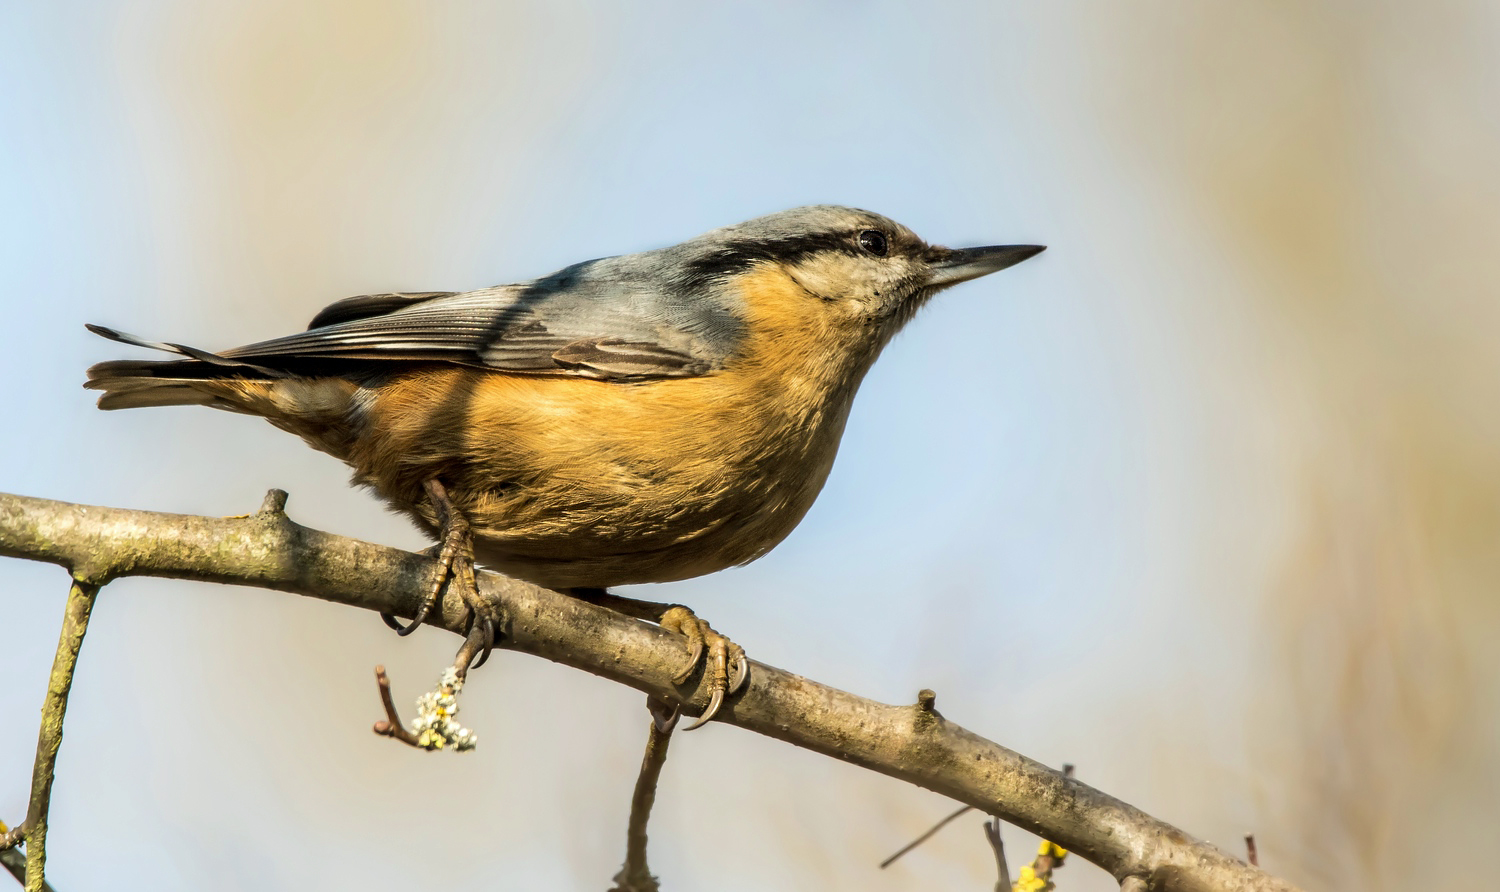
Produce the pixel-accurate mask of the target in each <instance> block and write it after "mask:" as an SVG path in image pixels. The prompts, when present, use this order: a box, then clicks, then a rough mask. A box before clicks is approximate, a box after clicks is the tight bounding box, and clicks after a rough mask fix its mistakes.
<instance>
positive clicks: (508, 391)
mask: <svg viewBox="0 0 1500 892" xmlns="http://www.w3.org/2000/svg"><path fill="white" fill-rule="evenodd" d="M1041 250H1042V248H1041V247H1037V246H1032V245H1008V246H997V247H984V248H966V249H950V248H943V247H937V246H933V245H928V244H927V243H926V242H923V241H922V240H921V239H920V238H918V237H917V236H916V235H915V234H914V233H912V232H911V231H910V230H909V229H907V228H906V227H904V226H901V225H900V224H898V223H895V222H894V221H892V220H889V219H886V218H885V217H882V216H880V215H878V214H873V213H870V212H868V211H861V210H855V209H852V208H843V207H832V206H815V207H804V208H797V209H794V210H789V211H784V212H781V213H778V214H771V215H769V216H766V217H760V218H758V219H755V220H751V221H749V222H746V223H741V224H738V225H736V226H729V227H726V228H723V229H716V230H714V231H712V232H709V233H707V234H705V235H702V236H699V237H697V238H694V239H691V240H689V241H686V242H683V243H682V244H679V245H674V246H672V247H670V248H662V249H660V250H655V251H646V252H643V253H640V254H627V255H623V256H619V257H606V258H603V259H599V260H589V261H586V262H583V263H579V264H575V265H573V266H570V267H567V268H566V269H563V270H559V271H558V272H555V273H553V274H552V275H549V276H544V277H543V278H540V279H536V280H534V281H530V282H525V283H521V284H516V285H501V286H497V287H494V288H484V289H480V290H478V291H467V292H461V293H460V292H421V293H406V294H372V295H364V296H360V297H351V298H348V299H347V300H341V301H339V302H338V303H335V304H332V305H331V306H329V307H327V308H326V309H324V310H323V311H322V312H321V313H319V314H318V315H317V316H316V317H314V318H313V320H312V323H311V325H310V326H309V328H308V330H307V331H304V332H299V333H297V334H292V335H288V336H286V337H282V338H276V339H273V340H269V341H262V342H260V343H257V344H250V345H249V346H245V347H236V348H234V349H231V350H224V351H222V352H219V353H210V352H208V351H205V350H199V349H195V348H192V347H186V346H183V345H180V344H169V343H157V342H152V341H146V340H142V339H140V338H137V337H134V336H132V335H127V334H123V333H121V332H118V331H115V330H112V329H108V328H103V327H100V326H94V325H90V326H89V328H90V330H92V331H94V332H96V333H97V334H100V335H103V336H104V337H106V338H110V339H111V340H115V341H120V342H122V343H126V344H133V345H136V346H141V347H151V348H155V349H158V350H164V351H167V352H169V353H176V354H178V355H179V356H180V357H182V358H180V359H176V360H168V361H154V362H148V361H138V360H122V361H116V362H104V363H100V364H98V365H96V366H94V367H92V368H90V369H89V371H88V382H87V383H86V384H85V385H84V386H85V387H88V388H91V389H94V390H102V391H104V394H103V395H102V396H101V397H100V398H99V407H100V408H102V409H128V408H137V407H141V406H181V405H201V406H210V407H213V408H216V409H228V410H230V411H233V412H242V413H245V414H250V415H259V416H261V417H263V418H265V419H266V420H268V421H270V422H271V423H272V424H274V425H276V426H277V427H279V428H281V429H283V430H286V431H289V432H291V433H294V434H296V435H298V436H300V437H302V439H304V440H306V441H307V442H308V444H310V445H311V446H313V447H314V448H316V449H320V450H322V451H324V452H327V453H328V454H330V455H332V456H334V457H336V458H338V459H340V460H342V461H344V462H346V463H348V464H349V466H350V467H352V468H353V469H354V482H356V483H358V484H360V485H363V486H367V487H369V488H370V489H372V490H374V491H375V493H376V494H377V495H379V496H380V497H381V498H382V499H384V500H385V501H386V502H387V503H388V504H389V505H390V506H391V507H393V508H395V509H396V510H398V511H400V512H402V513H404V514H406V515H408V516H409V517H411V518H412V519H413V520H414V521H415V522H416V523H417V525H418V526H419V527H421V528H422V529H423V530H424V531H425V532H426V533H428V534H429V535H431V536H433V537H435V538H436V539H437V541H438V542H439V547H438V549H437V556H438V558H439V560H440V561H441V563H442V567H443V570H444V572H443V573H442V574H441V577H440V578H439V580H438V582H437V584H436V585H435V587H434V588H433V590H432V592H431V594H430V596H429V598H428V599H427V601H426V602H425V603H424V605H423V606H422V607H421V609H420V610H418V611H417V612H416V615H415V617H414V619H413V622H412V623H411V625H410V626H408V627H406V628H404V629H402V632H403V634H404V633H405V632H408V631H410V630H411V629H412V628H415V627H416V626H417V625H418V624H420V623H421V622H422V620H423V619H424V618H425V617H426V615H427V612H428V610H429V609H430V608H431V606H432V605H433V604H434V603H436V602H437V600H438V598H439V596H440V595H441V594H442V591H443V588H444V586H445V585H448V584H452V585H454V586H455V587H456V588H457V589H458V591H459V594H460V595H461V596H462V597H463V599H464V601H465V603H466V604H467V605H468V606H469V608H470V609H471V611H472V614H471V615H472V617H473V621H472V622H471V632H470V638H471V641H473V640H474V639H475V638H476V636H478V637H479V638H481V639H482V640H483V650H484V653H485V654H486V655H487V654H488V649H489V646H490V644H492V642H493V634H494V633H493V626H492V625H491V620H489V618H488V613H487V611H486V609H485V605H484V604H483V603H482V599H481V597H480V595H479V592H478V589H477V586H476V585H475V583H474V576H473V563H474V561H475V560H477V561H479V562H480V563H482V564H484V565H486V566H488V567H491V568H493V569H495V570H498V571H500V572H502V573H506V574H508V575H511V576H515V577H518V578H520V579H524V580H527V581H530V582H533V583H536V584H538V585H541V586H546V587H548V588H553V589H559V590H564V591H567V592H569V593H571V594H574V595H575V596H578V597H582V598H585V599H588V600H592V601H594V602H596V603H604V604H606V605H607V606H610V607H612V608H615V609H619V610H622V611H623V612H626V613H628V614H630V615H633V616H637V617H639V618H643V619H650V620H652V621H656V622H660V623H661V624H662V625H664V626H666V627H668V628H671V629H674V630H676V631H679V632H681V633H683V634H685V635H686V636H687V638H688V640H689V643H690V646H691V647H692V657H691V659H690V663H689V665H688V667H687V669H686V670H685V671H684V673H683V675H682V676H681V677H680V678H681V679H682V680H685V679H686V678H687V677H688V676H689V675H690V674H691V673H692V672H693V671H695V670H696V669H697V667H698V665H699V664H700V663H703V662H704V654H705V652H706V654H707V660H706V671H707V672H708V673H709V676H710V678H709V682H710V690H711V692H712V693H711V696H712V700H711V704H710V708H709V710H708V711H707V712H706V713H705V714H704V716H703V717H702V718H701V719H700V721H699V724H701V723H702V722H704V721H707V720H708V718H710V717H712V714H713V712H714V711H715V710H717V709H718V707H719V704H720V703H721V702H722V700H723V698H724V696H725V695H726V694H732V693H734V691H735V690H736V689H737V688H738V687H739V686H741V685H742V684H743V683H744V681H745V678H746V677H747V674H748V667H749V664H748V662H747V661H746V660H745V657H744V652H743V650H741V649H740V648H739V647H738V646H737V645H735V644H733V643H732V642H730V641H729V640H728V639H726V638H724V637H723V636H721V635H719V634H717V633H716V632H714V631H713V629H712V628H710V627H709V626H708V624H707V623H705V622H703V621H702V620H700V619H699V618H698V617H696V616H695V615H693V614H692V613H691V611H688V610H687V609H686V608H684V607H681V606H677V605H658V604H651V603H649V602H643V601H635V600H632V599H626V598H618V597H614V596H611V595H608V594H607V593H606V592H605V591H604V590H605V589H606V588H608V587H609V586H615V585H626V584H631V583H641V582H666V581H670V580H676V579H686V578H688V577H692V576H699V575H702V574H705V573H712V572H714V571H715V570H721V569H724V568H725V567H731V566H734V565H737V564H744V563H748V562H749V561H753V560H755V559H756V558H758V557H760V556H761V555H763V554H765V553H766V552H767V551H769V550H770V549H771V548H772V547H774V546H775V545H776V544H777V543H779V542H780V541H781V540H782V539H784V538H785V537H786V536H787V534H788V533H790V532H791V531H792V529H793V528H794V527H795V526H796V525H797V523H798V522H799V521H800V520H801V519H802V517H803V515H804V514H805V513H806V512H807V510H808V508H809V507H811V505H812V503H813V499H814V498H816V497H817V494H818V491H819V490H820V489H821V488H822V486H823V481H824V480H825V479H826V478H827V476H828V471H829V469H830V468H831V467H832V465H833V459H834V454H835V453H836V452H837V450H838V444H839V438H840V436H841V435H842V434H843V430H844V422H845V420H846V419H847V418H848V416H849V408H850V405H851V403H852V401H853V399H854V393H855V390H856V389H857V388H858V387H859V383H860V381H861V379H863V378H864V375H865V372H866V371H868V370H869V368H870V365H871V363H873V362H874V361H875V358H876V356H877V355H878V354H879V353H880V351H881V348H883V347H884V346H885V344H886V343H887V342H888V341H889V340H890V338H891V336H892V335H894V334H895V333H896V331H897V330H898V329H900V328H901V326H902V325H904V324H905V323H906V322H907V320H909V319H911V317H912V315H913V314H914V313H915V312H916V311H917V309H918V308H920V307H921V306H922V305H923V304H924V303H926V302H927V300H928V299H929V298H931V297H932V295H933V294H935V293H936V292H938V291H940V290H942V289H944V288H947V287H948V286H950V285H954V284H957V283H959V282H963V281H966V280H969V279H973V278H977V277H979V276H983V275H986V274H988V273H992V272H995V271H997V270H1001V269H1004V268H1005V267H1008V266H1011V265H1012V264H1015V263H1019V262H1020V261H1022V260H1025V259H1026V258H1028V257H1031V256H1032V255H1034V254H1036V253H1038V252H1040V251H1041ZM449 580H451V583H450V582H449ZM388 621H389V622H391V623H392V624H393V625H395V626H397V627H398V628H400V626H399V624H398V623H396V622H395V620H394V619H390V618H388ZM473 652H474V651H473V649H472V648H471V649H470V651H469V653H471V654H472V653H473ZM482 661H483V658H482V657H481V659H480V662H482ZM475 665H477V663H476V664H475ZM465 668H466V667H465ZM731 668H732V669H733V670H734V674H735V676H736V677H735V679H734V684H733V685H731V684H730V670H731ZM695 727H696V726H695Z"/></svg>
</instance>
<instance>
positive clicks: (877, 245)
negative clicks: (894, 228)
mask: <svg viewBox="0 0 1500 892" xmlns="http://www.w3.org/2000/svg"><path fill="white" fill-rule="evenodd" d="M859 246H860V247H861V248H864V249H865V250H866V251H869V252H870V253H871V254H874V255H875V256H876V257H884V256H885V252H886V250H887V245H886V243H885V233H883V232H881V231H880V230H878V229H866V230H865V231H864V232H861V233H860V234H859Z"/></svg>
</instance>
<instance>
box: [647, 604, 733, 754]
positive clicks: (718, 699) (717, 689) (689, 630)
mask: <svg viewBox="0 0 1500 892" xmlns="http://www.w3.org/2000/svg"><path fill="white" fill-rule="evenodd" d="M659 622H660V625H661V627H662V628H663V629H667V630H668V631H672V632H677V633H679V634H681V635H683V636H685V637H686V638H687V640H688V647H689V649H690V653H689V655H688V663H687V665H686V666H685V667H683V670H682V672H680V673H678V675H677V677H676V678H674V679H672V681H673V682H674V683H676V684H682V683H684V682H686V681H687V680H688V679H689V678H691V677H692V675H693V673H694V672H696V671H697V669H698V667H699V665H702V666H703V670H704V672H706V673H707V674H708V690H709V700H708V708H707V709H705V710H704V711H703V715H701V716H699V717H698V720H697V721H695V722H693V723H692V724H691V725H688V726H687V727H686V728H684V729H683V730H684V731H691V730H693V729H694V728H701V727H703V725H704V724H706V723H707V722H708V721H709V720H710V719H712V718H713V717H714V716H715V715H717V714H718V712H719V707H720V706H723V705H724V698H725V697H727V696H733V695H735V694H737V693H739V692H740V690H741V689H743V688H744V687H745V683H746V682H747V681H749V680H750V661H749V659H747V658H746V657H745V649H744V648H742V647H740V646H739V645H738V644H735V643H734V642H733V641H730V640H729V639H728V638H725V637H724V636H723V635H720V634H719V633H718V632H715V631H714V630H713V627H712V626H710V625H709V624H708V623H707V622H705V621H704V620H702V619H700V618H699V617H698V615H697V614H695V613H693V611H691V610H689V609H688V608H686V607H683V606H681V605H675V606H672V607H668V608H667V609H666V610H665V611H663V612H662V614H661V619H660V621H659ZM731 670H733V680H732V683H731V678H730V673H731Z"/></svg>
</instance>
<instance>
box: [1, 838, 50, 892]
mask: <svg viewBox="0 0 1500 892" xmlns="http://www.w3.org/2000/svg"><path fill="white" fill-rule="evenodd" d="M4 826H5V825H4V824H3V823H0V828H3V827H4ZM5 833H6V831H5V830H3V829H0V835H4V834H5ZM0 867H3V868H5V871H6V873H9V874H10V875H11V876H13V877H15V878H16V882H18V883H20V884H21V885H23V886H24V885H26V856H25V855H23V854H22V853H20V852H18V851H16V850H15V849H0ZM42 892H55V890H54V889H53V888H52V884H51V883H49V882H47V881H46V880H43V881H42Z"/></svg>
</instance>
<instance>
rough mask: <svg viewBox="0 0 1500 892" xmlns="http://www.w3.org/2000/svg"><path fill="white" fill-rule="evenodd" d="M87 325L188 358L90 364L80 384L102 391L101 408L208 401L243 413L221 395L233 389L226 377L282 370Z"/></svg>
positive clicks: (265, 375)
mask: <svg viewBox="0 0 1500 892" xmlns="http://www.w3.org/2000/svg"><path fill="white" fill-rule="evenodd" d="M87 328H88V330H89V331H92V332H93V333H94V334H97V335H99V336H100V337H104V338H108V339H109V340H111V341H117V342H119V343H121V344H130V345H132V346H135V347H146V348H149V349H152V350H161V351H164V352H167V353H176V354H177V355H179V356H186V357H188V358H187V359H177V360H161V361H155V360H139V359H118V360H113V361H110V362H101V363H99V364H97V365H94V366H91V367H90V368H89V370H88V380H87V381H85V382H84V385H83V386H84V387H86V388H88V389H89V390H102V391H104V393H103V395H101V396H100V397H99V408H101V409H138V408H142V407H146V406H211V407H213V408H215V409H228V410H229V411H232V412H247V411H248V409H246V408H245V407H244V406H241V405H238V404H236V403H235V402H233V401H231V400H228V399H226V398H225V397H226V396H227V395H229V394H230V393H231V392H232V390H233V388H232V387H226V386H225V385H226V384H228V383H229V382H230V381H231V380H235V381H243V380H244V379H246V378H250V379H257V378H262V379H263V378H279V377H283V375H284V373H282V372H278V371H275V370H274V369H268V368H264V367H262V366H257V365H254V364H251V363H247V362H237V361H235V360H232V359H225V358H224V357H222V356H219V355H218V354H216V353H209V352H207V351H206V350H198V349H196V348H193V347H185V346H183V345H181V344H165V343H159V342H157V341H148V340H145V339H144V338H139V337H136V336H135V335H131V334H126V333H124V332H121V331H116V330H114V329H112V328H105V327H104V326H102V325H88V326H87Z"/></svg>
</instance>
